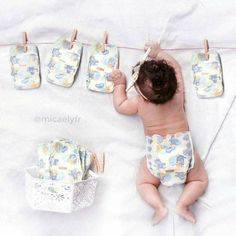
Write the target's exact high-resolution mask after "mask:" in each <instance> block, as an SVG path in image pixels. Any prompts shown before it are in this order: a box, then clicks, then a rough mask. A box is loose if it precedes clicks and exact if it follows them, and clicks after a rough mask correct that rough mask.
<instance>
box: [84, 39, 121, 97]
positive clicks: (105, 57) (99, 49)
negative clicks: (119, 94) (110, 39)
mask: <svg viewBox="0 0 236 236" xmlns="http://www.w3.org/2000/svg"><path fill="white" fill-rule="evenodd" d="M117 66H118V48H117V47H116V46H115V45H111V44H104V43H97V44H95V45H94V46H93V47H92V52H91V55H90V57H89V65H88V76H87V88H88V89H90V90H93V91H97V92H103V93H112V92H113V89H114V84H113V82H112V81H111V80H110V75H111V72H112V70H113V69H114V68H116V67H117Z"/></svg>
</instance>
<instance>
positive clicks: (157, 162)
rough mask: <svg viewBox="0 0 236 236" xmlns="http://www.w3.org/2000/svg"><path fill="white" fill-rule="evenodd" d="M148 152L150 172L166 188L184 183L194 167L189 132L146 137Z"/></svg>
mask: <svg viewBox="0 0 236 236" xmlns="http://www.w3.org/2000/svg"><path fill="white" fill-rule="evenodd" d="M146 152H147V154H146V157H147V167H148V169H149V171H150V172H151V173H152V174H153V175H154V176H156V177H158V178H159V179H160V181H161V183H162V184H163V185H166V186H173V185H176V184H182V183H184V182H185V181H186V176H187V172H188V170H189V169H191V168H193V165H194V154H193V146H192V140H191V136H190V132H189V131H186V132H178V133H176V134H168V135H166V136H161V135H158V134H155V135H152V136H146Z"/></svg>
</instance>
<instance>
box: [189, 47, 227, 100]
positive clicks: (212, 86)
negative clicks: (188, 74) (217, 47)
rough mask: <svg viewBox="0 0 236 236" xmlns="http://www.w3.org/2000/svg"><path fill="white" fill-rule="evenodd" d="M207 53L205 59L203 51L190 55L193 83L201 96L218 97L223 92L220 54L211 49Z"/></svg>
mask: <svg viewBox="0 0 236 236" xmlns="http://www.w3.org/2000/svg"><path fill="white" fill-rule="evenodd" d="M208 55H209V59H206V58H205V55H204V53H203V52H197V53H194V55H193V57H192V71H193V77H194V81H193V84H194V86H195V88H196V91H197V95H198V96H199V97H201V98H211V97H218V96H221V95H222V94H223V73H222V65H221V60H220V55H219V54H218V53H217V52H216V51H212V50H210V51H209V52H208Z"/></svg>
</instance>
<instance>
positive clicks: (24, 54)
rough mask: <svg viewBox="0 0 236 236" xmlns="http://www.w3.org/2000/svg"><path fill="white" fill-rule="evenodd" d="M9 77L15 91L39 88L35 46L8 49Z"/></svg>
mask: <svg viewBox="0 0 236 236" xmlns="http://www.w3.org/2000/svg"><path fill="white" fill-rule="evenodd" d="M10 62H11V75H12V77H13V81H14V86H15V88H16V89H33V88H38V87H39V86H40V66H39V54H38V48H37V46H35V45H33V44H28V45H27V50H26V51H24V47H23V46H22V45H16V46H13V47H11V49H10Z"/></svg>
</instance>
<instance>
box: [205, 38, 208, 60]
mask: <svg viewBox="0 0 236 236" xmlns="http://www.w3.org/2000/svg"><path fill="white" fill-rule="evenodd" d="M204 54H205V59H206V60H208V59H209V44H208V40H207V39H204Z"/></svg>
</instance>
